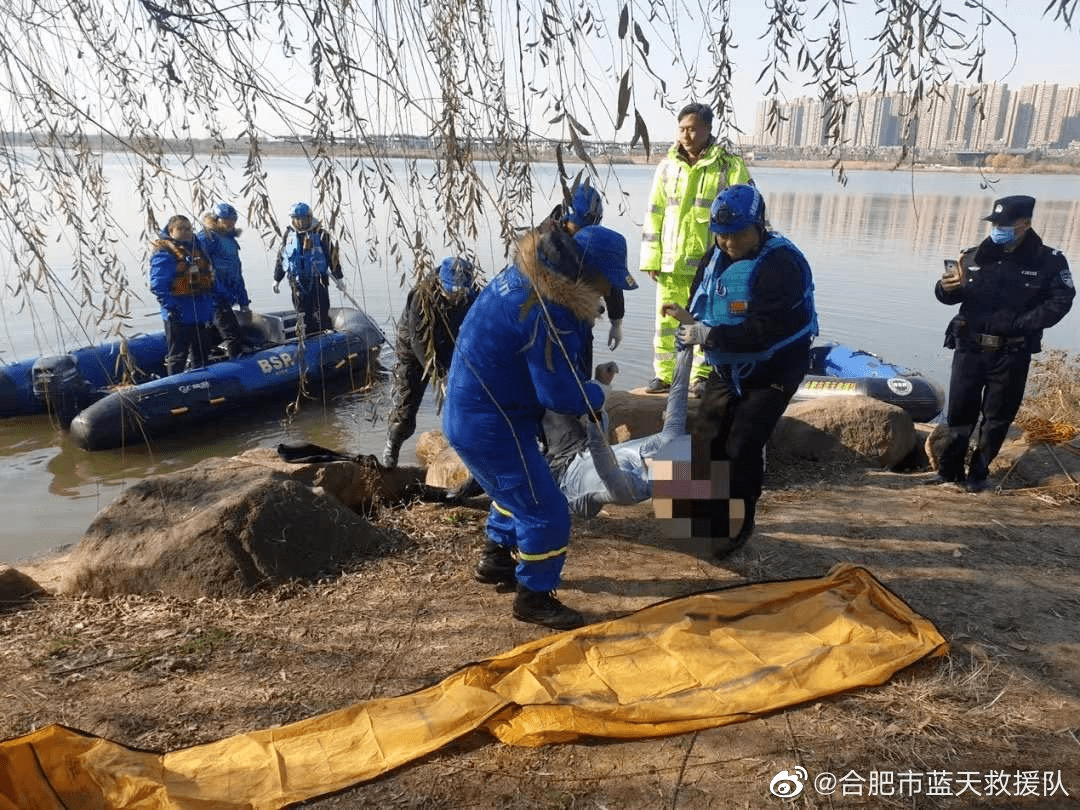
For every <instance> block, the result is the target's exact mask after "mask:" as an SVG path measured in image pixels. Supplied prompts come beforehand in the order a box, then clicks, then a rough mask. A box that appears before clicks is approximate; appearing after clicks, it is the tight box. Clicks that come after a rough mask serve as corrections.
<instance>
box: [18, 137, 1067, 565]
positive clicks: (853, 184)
mask: <svg viewBox="0 0 1080 810" xmlns="http://www.w3.org/2000/svg"><path fill="white" fill-rule="evenodd" d="M266 169H267V171H268V172H269V174H270V177H271V195H272V198H273V200H274V205H275V208H276V209H280V210H281V211H282V212H283V215H284V212H286V211H287V210H288V207H289V206H290V205H291V204H292V203H293V202H295V201H296V200H297V199H300V198H301V197H303V195H304V192H303V191H302V190H304V189H307V190H310V188H311V176H310V170H309V168H308V167H307V165H306V164H305V163H304V162H303V161H301V160H297V159H293V158H272V159H268V160H267V162H266ZM116 171H117V172H119V171H120V170H119V163H118V164H117V168H116ZM752 173H753V175H754V177H755V181H756V182H757V184H758V186H759V187H760V188H761V190H762V193H763V194H764V196H765V200H766V203H767V205H768V214H769V219H770V222H771V224H772V226H773V227H774V228H775V229H777V230H779V231H781V232H783V233H785V234H786V235H787V236H789V237H790V238H791V239H792V240H793V241H794V242H795V243H796V244H797V245H799V247H800V248H801V249H802V250H803V252H804V253H806V255H807V257H808V258H809V260H810V263H811V266H812V267H813V270H814V278H815V284H816V294H817V306H818V313H819V319H820V322H821V330H822V338H825V339H833V340H839V341H842V342H844V343H848V344H850V345H853V346H856V347H859V348H862V349H866V350H868V351H872V352H875V353H877V354H880V355H881V356H883V357H884V358H885V359H887V360H890V361H892V362H896V363H900V364H903V365H906V366H908V367H910V368H914V369H918V370H920V371H922V372H923V373H924V374H926V375H927V376H929V377H930V378H931V379H934V380H936V381H937V382H939V383H941V384H942V385H944V384H945V383H946V382H947V379H948V368H949V361H950V353H949V352H948V351H947V350H945V349H943V348H942V345H941V343H942V338H943V334H944V328H945V324H946V323H947V322H948V320H949V318H950V317H951V314H952V311H951V310H950V309H949V308H946V307H944V306H942V305H941V304H939V303H938V302H937V300H936V299H935V298H934V296H933V292H932V289H933V284H934V282H935V280H936V279H937V278H938V276H939V275H940V273H941V266H942V265H941V263H942V259H943V258H945V257H955V256H956V255H957V253H958V251H959V250H960V249H961V248H963V247H966V246H968V245H972V244H975V243H976V242H977V241H978V240H980V239H981V238H982V237H983V236H984V235H985V234H986V232H987V229H986V224H985V223H983V222H982V221H981V217H983V216H985V214H986V213H988V212H989V210H990V208H991V204H992V202H993V199H994V198H995V197H999V196H1005V195H1008V194H1030V195H1032V196H1034V197H1035V198H1036V199H1037V200H1038V204H1037V206H1036V209H1035V229H1036V230H1037V231H1038V232H1039V233H1040V235H1042V236H1043V238H1044V240H1045V241H1046V242H1047V243H1048V244H1050V245H1052V246H1054V247H1058V248H1060V249H1061V250H1062V251H1063V252H1065V254H1066V256H1068V257H1069V258H1070V260H1071V263H1072V266H1073V268H1074V272H1075V271H1076V270H1077V268H1080V200H1078V199H1077V198H1076V196H1075V189H1076V188H1077V186H1076V177H1074V176H1058V175H1034V176H1022V175H1004V176H1001V177H1000V178H997V179H996V182H992V183H990V184H989V185H990V187H989V188H987V187H986V185H987V184H986V178H984V177H980V176H978V175H976V174H972V173H965V172H947V171H941V172H930V171H920V172H915V173H912V172H910V171H897V172H888V171H880V170H866V171H862V170H859V171H852V172H850V173H849V174H848V178H849V180H848V183H847V185H846V186H841V185H840V184H838V183H837V182H836V180H835V178H834V177H833V176H832V175H831V174H830V172H828V171H827V170H821V169H790V168H780V167H770V166H768V164H757V165H755V166H754V167H753V169H752ZM535 175H536V179H537V189H538V191H539V193H540V194H541V195H544V194H545V193H546V194H547V196H546V197H544V198H543V199H539V200H538V201H537V203H536V206H535V211H534V214H535V219H537V220H538V219H540V218H542V216H543V215H544V214H545V213H546V212H547V211H548V210H550V206H551V205H552V204H553V202H554V200H555V193H554V189H555V176H554V168H553V167H550V166H543V165H541V166H537V167H536V168H535ZM652 175H653V167H648V166H634V165H619V166H616V167H614V168H613V169H612V170H610V171H606V170H605V173H604V174H603V176H602V178H601V181H600V183H599V185H600V186H601V187H602V189H603V190H604V192H605V197H606V200H607V212H606V216H605V220H604V221H605V224H606V225H608V226H610V227H613V228H615V229H617V230H619V231H621V232H622V233H624V234H625V235H626V236H627V238H628V240H629V244H630V262H631V266H632V267H636V261H637V253H638V235H639V234H640V229H641V220H642V216H643V214H644V210H645V206H646V201H647V196H648V192H649V188H650V185H651V181H652ZM239 185H240V183H239V180H238V181H237V187H239ZM117 196H118V197H119V196H122V195H117ZM308 197H309V198H310V197H314V194H313V193H311V192H310V191H308ZM120 204H121V205H122V204H123V203H122V202H121V203H120ZM238 207H240V206H238ZM316 213H318V212H317V211H316ZM131 215H132V220H131V221H133V222H134V221H137V219H136V215H137V212H135V211H132V212H131ZM243 224H244V223H242V222H241V225H243ZM132 241H133V243H136V244H137V242H138V239H137V237H133V239H132ZM477 244H478V247H477V255H478V256H479V258H480V263H481V266H482V267H483V269H484V271H485V273H486V274H487V275H488V276H490V275H491V274H492V272H493V271H494V270H497V269H498V268H500V267H501V266H502V263H503V261H502V250H501V247H500V246H499V245H498V240H497V239H496V238H494V237H493V236H492V235H491V232H490V231H482V232H481V235H480V238H479V239H478V243H477ZM241 247H242V256H243V259H244V275H245V278H246V281H247V287H248V292H249V294H250V295H251V298H252V306H253V308H255V309H256V310H259V311H269V310H273V309H282V308H284V307H287V306H288V305H289V302H288V297H287V295H286V294H285V293H283V294H281V295H275V294H274V293H273V291H272V289H271V284H272V279H271V274H272V269H273V257H272V255H271V251H270V250H268V249H267V248H266V247H265V246H264V245H263V243H262V242H261V241H260V239H259V237H258V235H257V234H253V233H250V232H249V233H245V234H244V235H243V236H242V237H241ZM63 249H64V247H63V244H62V243H58V244H57V245H55V246H54V248H53V250H54V255H53V256H52V258H53V259H54V260H55V261H57V262H58V264H59V266H61V267H63V262H64V256H63V252H62V251H63ZM436 252H438V251H436ZM444 252H445V251H444ZM131 254H132V256H133V257H137V256H138V255H139V250H138V249H137V248H132V250H131ZM133 260H134V259H133ZM68 262H69V263H70V258H69V259H68ZM346 264H347V267H346V281H347V283H348V285H349V291H350V293H351V294H352V295H353V296H354V297H355V298H356V299H358V300H359V302H360V303H361V305H362V306H363V307H364V308H365V309H366V310H367V312H368V313H369V314H370V315H371V316H372V317H373V318H374V319H375V320H376V321H377V322H378V323H379V324H381V325H382V326H383V327H384V331H385V332H386V334H387V337H388V338H390V339H392V334H393V321H394V319H395V318H396V316H397V315H398V314H399V313H400V310H401V307H402V306H403V303H404V299H405V290H403V289H401V288H400V287H399V286H398V278H399V276H400V271H399V270H395V269H393V268H392V266H391V263H390V262H389V261H385V262H384V263H374V262H372V261H371V260H370V259H369V258H368V257H367V256H364V255H359V254H358V252H353V253H352V254H350V255H349V260H348V261H347V262H346ZM133 266H134V265H133ZM132 277H133V278H139V277H142V275H141V274H139V273H132ZM3 280H4V281H7V280H8V279H6V278H5V279H3ZM639 283H640V284H641V287H640V289H639V290H637V291H634V292H631V293H628V294H627V296H626V300H627V315H626V320H625V321H624V324H623V325H624V342H623V344H622V345H621V346H620V347H619V348H618V349H617V350H616V351H615V352H614V354H609V352H608V350H607V348H606V345H605V341H604V338H605V337H606V327H605V324H604V323H601V324H600V325H599V328H598V329H597V346H596V358H597V362H599V361H601V360H603V359H607V358H608V357H611V358H613V359H614V360H616V361H617V362H618V364H619V366H620V369H621V374H620V376H619V377H618V378H617V379H616V386H617V387H623V388H633V387H637V386H640V385H642V384H644V383H645V382H646V381H647V380H648V379H649V378H650V377H652V369H651V347H650V344H651V336H652V322H653V316H652V312H653V307H654V303H655V300H654V299H655V286H654V285H653V284H652V283H651V282H650V281H649V279H648V278H647V277H640V278H639ZM143 284H145V282H143ZM136 287H137V289H136V292H138V293H139V294H140V295H141V298H142V306H141V307H139V308H138V310H137V312H136V313H135V319H134V322H133V326H134V327H135V328H138V329H145V330H157V329H160V320H159V319H158V318H157V314H156V312H157V307H156V305H155V304H154V301H153V296H151V295H150V293H149V291H148V289H146V288H145V286H143V287H141V288H138V285H136ZM332 299H333V303H334V304H335V305H338V304H343V303H345V302H343V301H342V300H341V299H340V295H339V293H337V292H336V291H332ZM40 312H41V308H40V307H38V308H36V309H33V310H26V309H24V310H23V311H22V312H20V311H18V310H17V308H16V307H15V305H14V304H13V302H11V301H0V361H7V362H13V361H17V360H23V359H26V358H28V357H35V356H38V355H40V354H46V353H50V354H51V353H56V352H57V351H59V350H62V349H65V348H66V349H71V348H75V347H76V346H77V345H81V344H79V343H78V342H71V340H72V339H71V338H70V337H68V338H66V339H65V338H63V337H58V335H61V334H62V331H61V330H60V329H58V328H57V327H56V326H55V325H53V324H50V322H49V320H48V318H42V317H40ZM35 313H36V314H35ZM83 342H84V343H85V341H83ZM1044 344H1045V345H1046V346H1048V347H1056V348H1063V349H1067V350H1069V351H1072V352H1080V316H1077V315H1076V314H1075V313H1070V314H1069V315H1068V316H1066V318H1065V320H1064V321H1062V323H1060V324H1059V325H1057V326H1056V327H1054V328H1053V329H1051V330H1049V331H1048V332H1047V336H1046V340H1045V341H1044ZM383 362H384V365H385V366H386V367H387V368H389V367H391V366H392V365H393V356H392V354H391V352H390V350H389V347H386V349H385V350H384V352H383ZM433 399H434V398H433V396H431V395H430V394H429V396H428V397H427V398H425V402H424V405H423V407H422V409H421V412H420V415H419V418H418V428H417V433H418V434H419V433H420V432H422V431H424V430H427V429H430V428H433V427H438V423H439V422H438V416H437V414H436V413H435V409H434V404H433ZM388 407H389V385H388V383H386V382H385V381H384V382H382V383H380V384H378V385H376V386H375V387H374V388H373V389H371V390H369V391H367V392H363V393H353V394H345V395H341V396H338V397H336V398H335V399H334V400H333V401H332V402H331V403H330V404H329V405H327V406H323V405H320V404H316V403H310V404H309V405H308V406H307V407H305V408H304V409H303V410H302V411H301V412H300V413H299V414H298V415H297V416H295V417H293V418H292V419H289V420H287V419H285V418H284V416H283V413H282V412H281V411H279V410H278V409H276V408H270V409H261V410H260V411H259V412H258V413H257V414H254V415H253V416H251V417H244V418H233V419H230V420H225V421H223V422H219V423H216V424H215V425H212V426H207V428H206V429H205V430H199V431H197V432H195V433H193V434H192V435H188V436H179V437H170V438H168V439H162V440H159V441H155V442H154V443H153V444H152V445H151V446H149V447H146V446H139V447H131V448H127V449H124V450H114V451H99V452H95V453H89V452H86V451H83V450H80V449H78V448H77V447H75V446H74V445H72V444H71V442H70V441H69V440H68V439H67V437H66V436H65V435H64V434H63V433H62V432H60V431H58V430H56V429H55V428H54V427H53V426H52V425H51V424H50V422H49V420H48V419H47V418H45V417H25V418H18V419H5V420H0V459H2V460H0V493H2V494H0V502H2V503H3V504H4V506H5V508H4V510H3V514H4V516H5V519H4V520H3V521H0V561H15V560H19V559H23V558H26V557H28V556H31V555H33V554H35V553H38V552H42V551H45V550H48V549H51V548H54V547H56V546H58V545H63V544H67V543H74V542H77V541H78V539H79V538H80V537H81V536H82V533H83V532H84V531H85V529H86V527H87V525H89V523H90V521H91V520H92V519H93V516H94V514H95V513H96V512H97V511H98V510H99V509H101V508H103V507H104V506H106V505H107V504H108V503H110V502H111V501H112V500H113V499H115V498H116V497H117V495H118V494H119V493H120V492H121V491H122V490H123V488H124V487H125V486H127V485H129V484H131V483H134V482H137V481H139V480H141V479H142V478H144V477H145V476H147V475H151V474H155V473H164V472H170V471H175V470H180V469H184V468H185V467H188V466H190V465H192V464H194V463H196V462H198V461H201V460H203V459H206V458H211V457H221V456H230V455H233V454H236V453H238V452H241V451H243V450H246V449H249V448H253V447H273V446H275V445H276V444H277V443H279V442H281V441H311V442H316V443H318V444H322V445H325V446H327V447H332V448H334V449H338V450H341V451H344V452H348V453H362V452H372V453H376V452H379V451H380V449H381V447H382V443H383V439H384V436H385V430H386V424H385V415H386V413H387V410H388ZM413 442H414V440H410V442H408V443H407V444H406V445H405V447H404V449H403V450H402V460H403V462H406V463H407V462H409V461H411V460H412V458H413V455H412V451H413V446H414V444H413Z"/></svg>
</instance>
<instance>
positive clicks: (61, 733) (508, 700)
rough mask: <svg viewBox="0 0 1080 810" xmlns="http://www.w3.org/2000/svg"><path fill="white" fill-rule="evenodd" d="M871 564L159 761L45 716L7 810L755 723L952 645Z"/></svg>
mask: <svg viewBox="0 0 1080 810" xmlns="http://www.w3.org/2000/svg"><path fill="white" fill-rule="evenodd" d="M945 646H946V645H945V641H944V639H943V638H942V637H941V635H940V634H939V633H938V631H937V629H936V628H935V627H934V625H933V624H932V623H931V622H929V621H928V620H926V619H924V618H923V617H921V616H919V615H917V614H916V613H914V612H913V611H912V610H911V609H910V608H909V607H908V606H907V605H906V604H904V603H903V602H902V601H901V600H900V599H898V598H897V597H896V596H894V595H893V594H892V593H891V592H889V590H888V589H886V588H885V587H884V586H883V585H882V584H881V583H879V582H878V581H877V580H876V579H874V577H873V576H872V575H871V574H870V573H869V572H867V571H866V570H865V569H862V568H857V567H854V566H850V565H842V566H838V567H837V568H835V569H834V570H833V571H831V572H830V573H829V575H828V576H826V577H824V578H821V579H805V580H796V581H791V582H772V583H764V584H759V585H747V586H743V587H739V588H732V589H729V590H724V591H714V592H710V593H704V594H698V595H695V596H690V597H685V598H682V599H675V600H672V601H669V602H663V603H660V604H658V605H653V606H652V607H648V608H645V609H644V610H640V611H638V612H637V613H633V614H631V615H629V616H625V617H623V618H621V619H615V620H613V621H609V622H605V623H603V624H596V625H590V626H587V627H583V628H581V629H580V630H574V631H570V632H566V633H559V634H557V635H551V636H547V637H545V638H542V639H539V640H537V641H534V642H532V643H530V644H525V645H523V646H520V647H517V648H516V649H513V650H511V651H510V652H507V653H504V654H503V655H500V656H498V657H496V658H492V659H490V660H488V661H484V662H481V663H478V664H472V665H470V666H468V667H465V668H464V669H461V670H459V671H457V672H455V673H454V674H452V675H451V676H449V677H448V678H446V679H445V680H444V681H442V682H441V683H439V684H438V685H436V686H433V687H431V688H428V689H424V690H423V691H420V692H415V693H413V694H409V695H402V696H401V697H393V698H385V699H381V700H371V701H368V702H365V703H360V704H357V705H355V706H352V707H350V708H348V709H343V710H340V711H336V712H331V713H329V714H324V715H321V716H318V717H313V718H311V719H308V720H304V721H301V722H298V723H293V724H291V725H288V726H283V727H281V728H273V729H267V730H264V731H255V732H252V733H249V734H239V735H237V736H235V737H230V738H228V739H225V740H221V741H219V742H215V743H210V744H207V745H200V746H196V747H194V748H186V749H182V750H180V751H173V752H171V753H167V754H154V753H150V752H145V751H134V750H132V749H129V748H125V747H124V746H122V745H119V744H117V743H114V742H111V741H109V740H104V739H100V738H97V737H92V736H89V735H86V734H82V733H81V732H77V731H73V730H71V729H67V728H64V727H61V726H49V727H47V728H44V729H42V730H40V731H38V732H35V733H33V734H28V735H26V736H25V737H20V738H18V739H14V740H9V741H8V742H5V743H2V744H0V810H8V808H17V810H29V808H35V809H36V808H42V810H44V809H45V808H48V809H49V810H52V808H72V807H78V808H80V810H95V809H96V808H102V810H111V808H139V810H143V809H145V808H199V810H239V808H257V809H258V810H262V809H263V808H278V807H282V806H284V805H287V804H290V803H292V802H298V801H302V800H304V799H309V798H312V797H315V796H319V795H322V794H325V793H330V792H333V791H337V790H341V789H342V788H345V787H348V786H349V785H354V784H357V783H360V782H363V781H366V780H369V779H372V778H374V777H376V776H378V775H380V774H382V773H385V772H386V771H389V770H391V769H393V768H396V767H398V766H400V765H402V764H404V763H406V762H409V761H410V760H413V759H416V758H418V757H421V756H423V755H424V754H427V753H429V752H431V751H433V750H435V749H437V748H439V747H440V746H442V745H444V744H446V743H447V742H449V741H451V740H453V739H455V738H456V737H460V736H462V735H463V734H467V733H469V732H470V731H473V730H475V729H477V728H480V727H486V728H487V729H489V730H490V731H491V732H492V733H493V734H494V735H495V736H496V737H498V738H499V739H500V740H501V741H503V742H505V743H509V744H511V745H530V746H532V745H543V744H546V743H553V742H566V741H570V740H573V739H576V738H578V737H580V736H586V735H587V736H594V737H608V738H621V739H632V738H641V737H654V736H658V735H666V734H680V733H684V732H689V731H695V730H697V729H704V728H712V727H715V726H721V725H725V724H728V723H735V722H739V721H741V720H746V719H749V718H751V717H753V716H755V715H758V714H762V713H764V712H770V711H774V710H776V709H780V708H782V707H785V706H791V705H794V704H798V703H803V702H805V701H808V700H812V699H814V698H819V697H823V696H825V695H831V694H835V693H837V692H842V691H845V690H848V689H853V688H855V687H859V686H869V685H875V684H880V683H884V682H885V681H886V680H887V679H888V678H889V677H890V676H891V675H892V674H893V673H894V672H896V671H897V670H899V669H901V668H903V667H905V666H907V665H908V664H911V663H913V662H915V661H918V660H919V659H921V658H924V657H925V656H927V655H930V654H933V653H941V652H944V650H945Z"/></svg>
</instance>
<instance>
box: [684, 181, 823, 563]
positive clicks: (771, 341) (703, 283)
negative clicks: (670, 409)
mask: <svg viewBox="0 0 1080 810" xmlns="http://www.w3.org/2000/svg"><path fill="white" fill-rule="evenodd" d="M709 230H710V231H711V232H712V233H713V235H714V244H713V245H712V246H711V247H710V248H709V250H708V252H707V253H706V254H705V256H704V257H703V258H702V260H701V264H700V265H699V267H698V270H697V273H696V275H695V276H694V279H693V281H692V282H691V285H690V300H689V304H688V306H687V309H688V310H689V313H679V314H677V315H676V317H677V318H678V319H679V320H680V321H681V322H682V323H683V325H682V326H680V327H679V329H678V332H677V333H676V335H677V338H678V341H677V342H678V345H679V348H680V349H681V348H682V347H684V346H688V345H692V344H698V345H701V346H702V347H703V348H704V351H705V364H706V365H708V366H711V370H710V372H709V376H708V377H707V378H706V380H705V392H704V396H703V398H702V403H701V407H700V409H699V411H698V419H699V424H702V423H703V424H705V425H707V426H708V427H707V429H706V431H705V432H701V433H698V434H696V435H695V437H694V447H693V452H694V457H695V459H698V458H701V456H702V455H705V456H707V458H708V459H709V460H711V461H721V460H725V459H726V460H729V461H730V462H731V486H730V494H731V498H732V499H733V500H735V499H739V500H742V501H743V502H744V504H745V517H744V520H743V523H742V527H741V529H740V530H739V531H738V532H737V533H736V535H735V536H734V537H730V536H727V535H728V529H727V524H726V522H725V521H721V520H718V519H717V516H718V514H719V510H715V509H713V508H712V507H711V506H710V504H711V503H712V502H710V501H708V500H704V501H695V502H693V503H694V504H695V508H696V509H698V510H699V513H698V514H695V515H692V519H693V522H694V525H695V526H703V527H704V530H707V532H708V533H707V534H706V533H704V532H703V533H702V534H700V535H698V533H697V531H696V530H695V536H701V537H711V538H712V551H713V556H714V557H715V558H716V559H722V558H723V557H726V556H727V555H728V554H730V553H731V552H733V551H735V550H736V549H738V548H741V547H742V546H743V545H744V544H745V543H746V541H747V540H748V539H749V538H750V535H751V533H752V532H753V530H754V523H755V513H756V505H757V501H758V498H760V497H761V490H762V483H763V479H764V476H765V457H764V453H765V445H766V443H767V442H768V440H769V436H770V435H772V432H773V429H774V428H775V427H776V423H777V422H778V421H779V420H780V416H781V415H782V414H783V412H784V409H785V408H786V407H787V404H788V402H789V401H790V400H791V397H792V396H793V395H794V393H795V389H797V388H798V387H799V383H800V382H802V378H803V376H804V375H805V373H806V370H807V368H808V366H809V359H810V344H811V342H812V341H813V339H814V336H815V335H817V332H818V327H817V314H816V312H815V310H814V282H813V276H812V274H811V271H810V265H809V263H808V262H807V260H806V257H805V256H803V254H802V252H801V251H800V250H799V249H798V248H797V247H796V246H795V245H794V244H792V243H791V242H790V241H789V240H788V239H787V238H785V237H783V236H781V235H780V234H778V233H775V232H773V231H770V230H768V228H767V225H766V220H765V201H764V200H763V199H762V196H761V193H760V192H759V191H758V190H757V188H755V187H754V186H751V185H747V184H737V185H734V186H730V187H729V188H727V189H724V190H723V191H721V192H720V193H719V194H718V195H717V196H716V199H715V200H714V201H713V204H712V207H711V209H710V218H709ZM691 318H692V320H690V319H691Z"/></svg>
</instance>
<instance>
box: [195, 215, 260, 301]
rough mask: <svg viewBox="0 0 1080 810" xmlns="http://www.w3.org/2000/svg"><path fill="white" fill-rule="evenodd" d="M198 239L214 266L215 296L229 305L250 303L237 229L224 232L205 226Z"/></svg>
mask: <svg viewBox="0 0 1080 810" xmlns="http://www.w3.org/2000/svg"><path fill="white" fill-rule="evenodd" d="M198 239H199V244H200V245H201V246H202V249H203V251H205V253H206V255H207V257H208V258H209V259H210V263H211V264H212V265H213V266H214V295H215V297H216V298H217V299H218V300H219V301H220V302H221V303H223V304H224V305H225V306H228V307H231V306H233V305H239V306H242V307H246V306H248V305H250V304H251V299H250V298H249V297H248V293H247V287H246V286H245V284H244V276H243V274H242V273H241V271H240V243H239V242H238V241H237V239H236V231H233V232H232V233H222V232H221V231H215V230H211V229H209V228H203V230H201V231H199V236H198Z"/></svg>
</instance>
